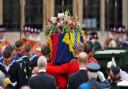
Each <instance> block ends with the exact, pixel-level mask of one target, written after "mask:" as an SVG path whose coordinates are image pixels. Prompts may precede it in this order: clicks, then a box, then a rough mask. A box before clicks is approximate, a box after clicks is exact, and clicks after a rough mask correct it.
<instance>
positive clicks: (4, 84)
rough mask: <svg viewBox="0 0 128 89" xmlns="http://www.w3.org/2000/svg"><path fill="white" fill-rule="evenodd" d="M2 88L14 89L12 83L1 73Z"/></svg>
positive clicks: (0, 85)
mask: <svg viewBox="0 0 128 89" xmlns="http://www.w3.org/2000/svg"><path fill="white" fill-rule="evenodd" d="M0 87H1V89H13V86H12V85H11V81H10V80H9V79H8V78H6V77H5V74H4V73H3V72H2V71H0Z"/></svg>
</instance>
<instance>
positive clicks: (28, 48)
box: [24, 44, 32, 58]
mask: <svg viewBox="0 0 128 89" xmlns="http://www.w3.org/2000/svg"><path fill="white" fill-rule="evenodd" d="M24 49H25V51H24V52H25V55H26V56H27V57H29V58H31V57H32V48H31V46H30V45H29V44H26V45H25V48H24Z"/></svg>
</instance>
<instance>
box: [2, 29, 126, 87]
mask: <svg viewBox="0 0 128 89" xmlns="http://www.w3.org/2000/svg"><path fill="white" fill-rule="evenodd" d="M4 30H5V29H4V28H1V30H0V89H122V88H121V87H123V86H128V74H127V72H125V71H123V70H122V69H121V68H120V67H119V66H117V65H116V62H115V60H114V59H112V61H110V62H108V65H107V69H106V72H107V76H104V73H103V72H102V71H101V70H100V68H101V66H100V64H99V62H98V60H96V59H95V58H93V52H94V51H95V50H100V49H102V48H103V47H102V46H101V45H100V43H99V42H98V34H97V33H96V32H93V33H90V38H89V40H88V41H86V43H81V42H80V43H77V45H76V48H75V53H76V55H75V57H74V60H72V61H70V62H67V63H65V64H62V65H54V64H51V62H50V61H51V60H50V55H51V54H50V53H51V50H50V47H49V46H48V45H44V44H41V43H40V42H38V41H39V37H38V34H39V31H38V30H37V29H34V30H30V28H28V27H26V28H25V30H24V35H25V39H22V40H17V41H16V42H15V44H14V45H12V44H10V42H9V41H7V39H6V37H5V35H4V33H3V31H4ZM127 35H128V34H127V33H126V31H125V30H124V27H118V28H116V29H115V28H113V29H112V37H110V38H109V39H107V40H106V44H105V47H128V42H127V41H128V39H127ZM124 37H125V39H124ZM28 39H34V40H32V41H30V40H29V41H28ZM120 39H121V40H120ZM33 41H34V43H33ZM69 65H70V66H69ZM127 88H128V87H127ZM127 88H126V89H127Z"/></svg>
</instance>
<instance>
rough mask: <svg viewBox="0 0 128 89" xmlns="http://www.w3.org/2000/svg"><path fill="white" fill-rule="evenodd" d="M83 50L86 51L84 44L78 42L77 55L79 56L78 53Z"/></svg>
mask: <svg viewBox="0 0 128 89" xmlns="http://www.w3.org/2000/svg"><path fill="white" fill-rule="evenodd" d="M83 51H84V44H83V43H81V42H80V43H78V44H77V46H76V48H75V52H76V56H78V54H79V53H80V52H83Z"/></svg>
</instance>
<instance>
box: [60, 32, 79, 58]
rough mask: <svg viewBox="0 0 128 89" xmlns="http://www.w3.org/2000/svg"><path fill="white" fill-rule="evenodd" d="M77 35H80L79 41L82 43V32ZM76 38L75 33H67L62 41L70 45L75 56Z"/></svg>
mask: <svg viewBox="0 0 128 89" xmlns="http://www.w3.org/2000/svg"><path fill="white" fill-rule="evenodd" d="M77 36H78V39H77V43H80V34H79V33H78V34H77ZM74 38H75V35H74V33H66V34H65V36H64V38H63V40H62V41H63V42H64V43H65V44H67V45H69V51H70V52H72V54H73V55H74V56H75V50H74V48H73V45H74Z"/></svg>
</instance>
